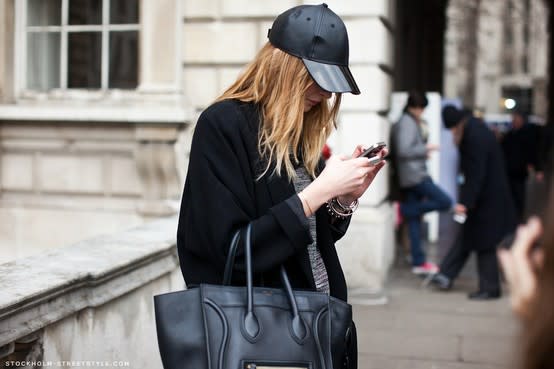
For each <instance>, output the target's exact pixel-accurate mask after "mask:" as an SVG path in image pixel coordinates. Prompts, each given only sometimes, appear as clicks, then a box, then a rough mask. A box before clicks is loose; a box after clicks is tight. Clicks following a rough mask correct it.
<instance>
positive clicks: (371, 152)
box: [360, 142, 387, 165]
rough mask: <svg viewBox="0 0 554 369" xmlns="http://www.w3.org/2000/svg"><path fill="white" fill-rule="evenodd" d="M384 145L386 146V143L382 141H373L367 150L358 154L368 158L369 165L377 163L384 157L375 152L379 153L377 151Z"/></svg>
mask: <svg viewBox="0 0 554 369" xmlns="http://www.w3.org/2000/svg"><path fill="white" fill-rule="evenodd" d="M385 147H387V144H386V143H384V142H377V143H374V144H373V145H371V146H370V147H369V148H368V149H367V150H365V151H364V152H362V153H361V154H360V156H365V157H366V158H368V159H369V161H370V164H371V165H376V164H379V163H380V162H381V161H383V159H384V158H381V157H379V156H377V154H379V152H380V151H381V150H382V149H383V148H385Z"/></svg>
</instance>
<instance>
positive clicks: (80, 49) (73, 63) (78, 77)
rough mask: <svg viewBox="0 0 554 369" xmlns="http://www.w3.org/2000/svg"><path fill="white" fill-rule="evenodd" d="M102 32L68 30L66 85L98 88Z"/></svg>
mask: <svg viewBox="0 0 554 369" xmlns="http://www.w3.org/2000/svg"><path fill="white" fill-rule="evenodd" d="M101 54H102V34H101V33H100V32H70V33H69V34H68V45H67V87H69V88H100V83H101V72H100V71H101V65H102V64H101V63H102V59H101Z"/></svg>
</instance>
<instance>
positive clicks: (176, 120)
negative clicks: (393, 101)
mask: <svg viewBox="0 0 554 369" xmlns="http://www.w3.org/2000/svg"><path fill="white" fill-rule="evenodd" d="M72 1H73V0H51V1H47V2H41V1H36V0H7V1H3V2H1V3H0V17H1V19H2V21H1V22H0V71H2V73H0V76H1V77H0V78H1V79H0V103H1V105H0V148H1V150H0V168H1V170H0V227H1V229H0V233H1V234H2V237H1V238H0V249H1V250H4V251H3V254H2V255H0V261H2V260H3V261H6V260H10V259H13V258H16V257H24V256H27V255H31V254H33V253H36V252H37V251H39V250H43V249H45V248H51V247H57V246H61V245H65V244H69V243H72V242H76V241H78V240H81V239H84V238H87V237H91V236H94V235H97V234H102V233H112V232H115V231H117V230H120V229H123V228H126V227H129V226H131V225H136V224H140V223H143V222H145V221H147V220H149V219H152V218H156V217H160V216H165V215H171V214H175V213H176V212H177V211H178V207H179V200H180V193H181V190H182V184H183V180H184V176H185V174H186V165H187V155H188V154H187V151H188V147H189V145H190V138H191V133H192V132H193V129H194V123H195V119H196V118H197V116H198V114H199V112H200V111H201V110H202V109H203V108H205V107H206V106H207V105H209V104H210V103H211V101H213V100H214V99H215V98H216V97H217V96H218V94H220V93H221V92H222V91H223V89H224V88H225V86H227V85H228V84H229V83H230V82H232V81H233V80H234V79H235V78H236V77H237V75H238V73H239V72H240V71H241V69H242V68H243V66H244V65H245V63H247V62H248V61H249V60H251V59H252V58H253V56H254V55H255V53H256V51H257V50H258V49H259V48H260V47H261V46H262V45H263V44H264V43H265V42H266V35H267V29H268V28H269V27H270V25H271V21H272V20H273V19H274V17H275V16H276V15H277V14H279V13H280V12H282V11H284V10H286V9H287V8H289V7H292V6H295V5H300V4H304V3H313V4H316V3H318V2H316V1H301V0H286V1H281V0H280V1H277V0H267V1H251V0H250V1H248V0H202V1H196V0H158V1H155V2H154V1H147V0H136V1H129V2H127V7H125V6H123V7H121V6H120V5H118V4H121V3H123V2H115V1H113V2H111V1H110V0H99V1H98V2H97V3H98V4H96V5H95V6H93V5H90V4H92V3H94V2H88V4H89V7H88V8H87V7H86V6H85V5H83V4H87V2H83V3H82V4H81V3H79V4H81V5H80V6H83V7H84V8H79V7H77V6H76V5H75V4H77V3H72ZM99 4H102V5H101V6H100V5H99ZM393 4H394V2H391V1H387V0H372V1H362V0H348V1H345V0H335V1H333V0H331V1H328V5H329V7H330V8H331V9H332V10H334V11H335V12H336V13H337V14H339V15H340V16H341V17H343V19H344V20H345V23H346V25H347V28H348V31H349V37H350V62H351V66H352V71H353V73H354V75H355V77H356V80H357V82H358V84H359V86H360V89H361V90H362V93H361V95H359V96H353V95H348V96H345V98H344V99H343V105H342V111H341V114H340V118H339V129H338V131H337V132H335V133H334V134H333V136H332V138H331V140H330V145H331V147H332V149H333V151H334V152H335V153H350V152H351V151H352V150H353V148H354V147H355V145H356V144H357V143H364V144H371V143H372V142H374V141H378V140H383V139H384V138H386V137H388V126H389V123H388V122H387V120H386V119H385V118H384V114H383V112H386V110H387V109H388V106H389V96H390V92H391V85H392V83H391V81H392V75H391V71H392V49H393V48H392V45H393V30H392V24H393V19H392V18H393V14H394V13H393V12H394V8H393ZM99 6H100V8H99ZM133 57H134V58H136V59H135V60H133ZM137 61H138V62H137ZM386 182H387V181H386V174H383V175H381V176H380V178H379V179H378V180H376V183H375V184H374V185H373V186H372V188H371V190H370V191H369V193H368V194H367V195H366V196H365V197H364V198H363V199H362V201H361V205H362V206H361V207H360V209H359V210H358V213H357V214H356V217H355V218H354V221H353V224H352V227H351V231H350V232H349V235H348V237H347V238H346V239H344V240H343V241H342V242H341V245H340V246H339V249H340V253H341V258H343V261H344V262H345V263H346V265H347V267H346V270H347V278H348V280H349V283H350V286H351V287H352V288H360V289H361V290H362V291H370V290H375V289H380V288H381V286H382V283H383V281H384V278H385V274H386V270H387V269H388V265H390V263H391V261H392V255H393V237H392V232H393V231H392V229H393V217H392V215H393V213H392V210H391V207H390V205H389V204H388V203H387V202H386V201H385V198H386V194H387V183H386Z"/></svg>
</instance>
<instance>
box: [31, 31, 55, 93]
mask: <svg viewBox="0 0 554 369" xmlns="http://www.w3.org/2000/svg"><path fill="white" fill-rule="evenodd" d="M58 87H60V34H59V33H57V32H29V33H28V34H27V88H29V89H33V90H42V91H45V90H49V89H52V88H58Z"/></svg>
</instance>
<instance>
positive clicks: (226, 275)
mask: <svg viewBox="0 0 554 369" xmlns="http://www.w3.org/2000/svg"><path fill="white" fill-rule="evenodd" d="M240 231H241V230H240V229H239V230H238V231H236V232H235V234H234V235H233V238H232V239H231V245H230V246H229V254H228V255H227V261H226V262H225V271H224V272H223V285H224V286H229V285H231V277H232V276H233V266H234V265H235V256H236V254H237V248H238V245H239V241H240Z"/></svg>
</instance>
